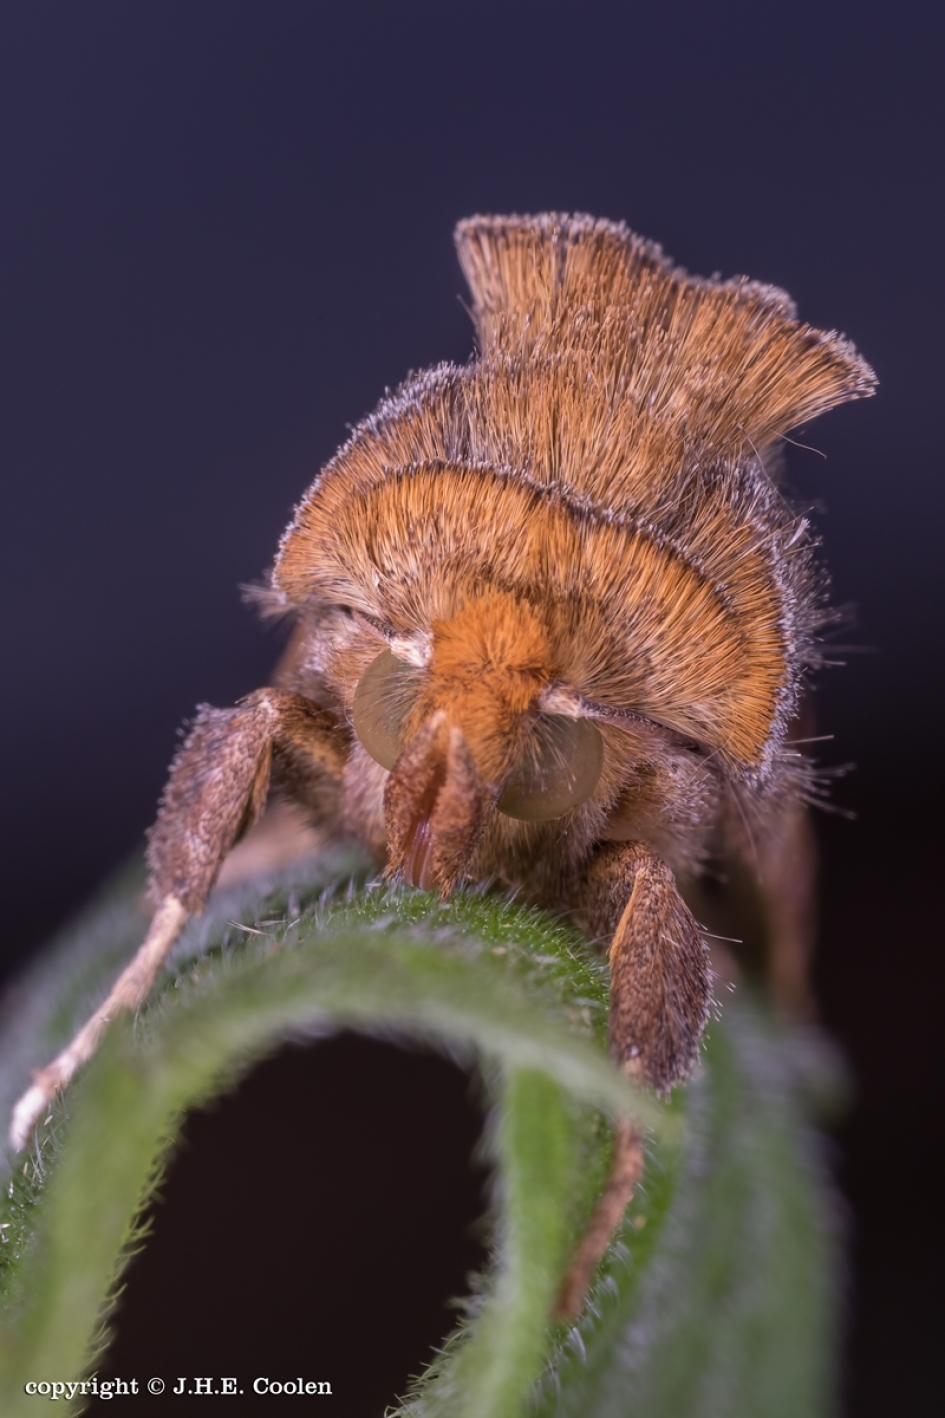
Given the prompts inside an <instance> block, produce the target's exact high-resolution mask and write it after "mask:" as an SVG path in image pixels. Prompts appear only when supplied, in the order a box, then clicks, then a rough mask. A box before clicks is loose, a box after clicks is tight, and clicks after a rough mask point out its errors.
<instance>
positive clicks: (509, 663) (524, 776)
mask: <svg viewBox="0 0 945 1418" xmlns="http://www.w3.org/2000/svg"><path fill="white" fill-rule="evenodd" d="M395 648H400V647H397V646H396V642H395ZM415 658H418V659H422V658H426V659H427V663H426V664H425V665H424V664H411V663H410V662H409V661H408V660H406V659H404V658H402V657H401V656H400V655H398V654H396V653H393V651H392V650H385V651H383V652H382V653H381V654H380V655H378V656H377V657H376V659H374V660H373V661H372V662H371V664H370V665H369V666H368V668H367V669H366V671H365V672H364V674H363V675H362V677H361V680H360V682H359V684H358V687H357V691H356V693H355V697H354V706H353V720H354V727H355V731H356V733H357V734H358V737H359V739H360V740H361V743H362V744H363V746H364V748H365V749H366V750H367V752H368V753H369V754H370V755H371V757H372V758H374V759H375V760H376V761H377V762H379V763H381V764H382V765H383V766H384V767H385V768H387V769H388V770H389V771H390V777H389V779H388V781H387V786H386V790H385V800H384V806H385V818H386V824H387V835H388V849H389V859H390V860H389V865H390V869H391V870H392V871H393V872H402V873H403V875H404V876H406V877H407V879H408V880H409V881H411V882H413V883H414V885H416V886H420V887H423V888H424V889H428V890H429V889H433V888H439V889H440V890H441V891H442V892H444V894H445V893H448V892H449V891H450V889H451V888H452V887H453V885H454V884H455V883H456V882H457V881H459V880H460V879H461V878H462V877H463V876H464V875H465V874H466V871H467V869H468V867H469V864H470V862H471V859H472V857H473V855H474V853H475V851H476V848H477V847H478V845H479V842H480V840H481V838H482V835H483V832H484V831H485V829H486V827H487V825H488V823H489V821H490V819H491V817H492V815H493V814H494V813H496V812H501V813H504V814H506V815H507V816H509V817H513V818H518V819H520V820H524V821H543V820H548V819H551V818H556V817H562V816H564V815H565V814H566V813H568V812H570V811H571V810H572V809H574V808H576V807H578V806H579V805H580V804H581V803H582V802H584V801H586V799H587V798H589V797H590V796H591V794H592V793H593V792H594V789H595V788H596V786H597V782H598V779H599V778H600V774H601V768H602V766H603V743H602V740H601V736H600V733H599V732H598V730H597V729H596V727H595V726H594V725H593V724H592V723H591V722H590V721H589V720H587V719H586V718H583V717H581V716H580V715H579V713H578V711H577V709H576V708H575V707H574V706H575V705H576V703H577V697H576V696H573V703H572V701H571V700H569V698H568V696H567V695H566V694H563V693H562V692H561V690H560V689H558V688H556V685H557V679H558V672H557V667H556V665H555V663H554V658H553V655H552V652H551V649H550V646H549V643H548V637H547V634H546V631H545V629H544V626H543V625H542V622H541V619H540V618H539V616H538V614H537V613H536V611H535V610H534V609H533V608H532V607H531V606H530V605H529V604H528V602H527V601H524V600H522V599H521V598H518V597H515V596H512V595H509V594H505V593H501V592H495V593H490V594H488V595H484V596H482V597H480V598H479V599H476V600H474V601H472V602H469V603H467V604H466V605H465V606H463V607H462V608H461V609H460V610H459V611H458V612H457V613H456V614H455V615H454V616H452V617H451V618H449V619H444V620H439V621H436V622H434V624H433V627H432V634H431V636H430V640H429V644H428V647H427V651H426V654H425V655H424V656H422V657H421V656H416V657H415Z"/></svg>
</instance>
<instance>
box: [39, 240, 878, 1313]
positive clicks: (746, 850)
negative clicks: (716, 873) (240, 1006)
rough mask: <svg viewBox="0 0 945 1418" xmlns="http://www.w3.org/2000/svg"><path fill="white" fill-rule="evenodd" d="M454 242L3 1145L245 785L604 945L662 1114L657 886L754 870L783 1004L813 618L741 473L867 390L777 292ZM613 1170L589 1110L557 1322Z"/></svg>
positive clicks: (856, 371) (656, 268)
mask: <svg viewBox="0 0 945 1418" xmlns="http://www.w3.org/2000/svg"><path fill="white" fill-rule="evenodd" d="M456 241H457V246H458V251H459V258H460V262H461V264H462V267H463V271H464V272H465V275H466V277H467V280H468V282H469V285H470V287H471V290H472V297H473V312H474V318H475V322H476V327H477V334H478V340H479V351H478V354H477V355H476V357H475V358H473V359H472V360H471V361H470V363H468V364H467V365H465V366H463V367H457V366H455V365H451V364H442V365H439V366H437V367H436V368H434V369H431V370H428V371H426V372H424V373H421V374H419V375H416V376H414V377H412V378H410V379H409V380H408V381H407V383H406V384H404V385H403V387H402V388H401V389H399V390H398V391H397V392H396V393H395V394H394V395H392V396H389V397H387V398H385V399H384V400H383V401H382V402H381V404H380V405H379V407H378V409H377V410H376V412H375V413H373V414H372V415H371V416H370V417H368V418H367V419H365V420H364V422H363V423H361V424H360V425H359V426H358V427H357V428H356V429H355V430H354V432H353V434H352V435H351V437H350V439H349V440H348V442H347V443H346V444H345V445H344V447H342V448H341V450H340V451H339V452H338V454H337V455H336V456H335V458H334V459H333V460H332V461H331V462H330V463H329V464H328V465H327V467H325V468H324V469H323V470H322V472H321V473H320V474H319V475H318V477H317V478H316V480H315V482H314V483H313V485H312V486H311V488H310V489H309V491H308V492H307V493H306V494H305V496H304V497H303V499H302V501H301V503H300V504H299V506H298V508H297V510H296V513H295V516H294V518H293V520H292V522H291V524H290V526H289V528H288V530H287V531H286V533H285V535H284V537H283V539H282V543H281V546H280V548H279V552H278V555H277V558H276V561H275V565H274V567H273V570H272V573H271V577H270V580H269V585H268V588H267V590H266V592H265V598H266V599H267V601H268V603H269V605H270V606H271V607H272V608H273V609H275V610H278V611H280V612H284V613H287V614H290V615H291V616H292V617H293V618H294V620H295V627H296V628H295V632H294V635H293V637H292V640H291V644H290V646H289V649H288V651H287V653H286V655H285V656H284V657H283V659H282V661H281V662H280V664H279V666H278V667H277V670H276V672H275V674H274V677H273V683H272V685H271V687H269V688H265V689H260V690H258V691H257V692H255V693H254V694H250V695H249V696H248V697H247V698H245V699H244V700H242V701H241V702H240V703H239V704H238V705H236V706H235V707H234V708H230V709H213V708H209V707H207V706H204V707H202V708H201V709H200V710H199V711H198V714H197V717H196V720H195V722H194V724H193V727H192V728H191V730H190V732H189V734H188V736H187V738H186V740H185V742H184V744H183V746H182V748H181V750H180V752H179V753H178V755H177V757H176V759H175V761H174V763H173V765H172V767H171V771H170V777H169V781H168V784H167V787H166V789H165V792H164V796H163V799H162V802H161V806H160V811H159V814H158V817H157V821H156V823H155V825H154V827H153V828H152V830H151V833H150V840H149V847H148V861H149V866H150V892H151V897H152V899H153V903H154V906H155V915H154V919H153V922H152V925H151V928H150V930H149V932H148V934H147V937H146V939H145V942H144V944H143V945H142V946H141V948H140V950H139V951H138V953H137V955H136V956H135V957H134V959H133V961H132V962H131V964H130V965H129V966H128V968H127V969H126V970H125V971H124V973H123V974H122V975H121V977H120V978H119V980H118V981H117V983H116V985H115V986H114V988H113V989H112V991H111V993H110V994H109V996H108V998H107V999H106V1000H105V1001H104V1003H103V1004H102V1006H101V1007H100V1008H99V1009H98V1010H97V1011H96V1012H95V1014H94V1015H93V1016H92V1018H91V1019H90V1020H89V1021H88V1023H87V1024H86V1025H85V1026H84V1028H83V1029H82V1030H81V1031H80V1033H79V1034H78V1035H77V1036H76V1038H75V1039H73V1040H72V1042H71V1043H70V1044H69V1045H68V1047H67V1048H65V1049H64V1050H63V1052H62V1053H61V1054H60V1055H59V1056H58V1058H56V1059H55V1060H54V1061H53V1062H52V1063H51V1064H49V1065H48V1066H47V1067H45V1068H43V1069H41V1070H40V1071H39V1072H37V1073H36V1074H35V1075H34V1081H33V1084H32V1086H31V1087H30V1088H29V1089H28V1090H27V1092H26V1093H25V1094H24V1096H23V1098H22V1099H21V1100H20V1102H19V1103H18V1105H17V1107H16V1110H15V1114H14V1120H13V1128H12V1138H13V1141H14V1143H15V1145H16V1146H17V1147H22V1146H23V1145H24V1143H25V1142H26V1140H27V1138H28V1137H29V1135H30V1133H31V1131H32V1129H33V1127H34V1126H35V1124H36V1122H37V1120H38V1118H39V1117H40V1115H41V1113H42V1111H43V1109H44V1108H45V1107H46V1105H47V1103H48V1102H49V1100H50V1099H51V1098H52V1097H53V1095H54V1094H55V1092H56V1091H57V1090H58V1089H60V1088H62V1087H63V1086H64V1085H65V1084H66V1083H68V1081H69V1079H70V1078H71V1077H72V1075H73V1073H74V1072H75V1070H76V1068H77V1067H78V1066H79V1065H80V1064H81V1063H82V1062H83V1061H84V1060H86V1059H88V1058H89V1057H90V1055H91V1054H92V1053H93V1052H94V1050H95V1048H96V1045H97V1043H98V1040H99V1038H100V1037H101V1034H102V1032H103V1030H104V1029H105V1027H106V1025H107V1022H108V1020H109V1019H110V1018H111V1017H112V1016H113V1015H114V1014H115V1012H116V1010H118V1009H120V1008H131V1009H133V1008H135V1007H136V1006H137V1005H138V1004H140V1003H141V1001H142V1000H143V999H144V998H145V997H146V996H147V994H148V992H149V991H150V989H151V986H152V984H153V982H154V979H155V977H156V975H157V973H158V971H159V970H160V968H161V965H162V963H163V961H164V959H165V958H166V956H167V953H168V951H169V949H170V947H171V945H172V944H173V942H174V940H175V938H176V937H177V935H178V934H179V932H180V929H181V927H182V926H183V924H184V922H185V921H186V920H187V918H188V917H189V916H190V915H192V914H194V913H195V912H200V911H201V910H202V909H203V907H204V905H205V903H206V900H207V897H208V894H209V892H210V890H211V888H212V887H213V885H214V882H215V880H216V877H217V874H218V872H219V871H220V868H221V865H222V863H223V861H224V858H225V857H226V855H227V853H228V852H229V850H230V848H231V847H232V846H233V845H234V843H235V842H236V841H237V840H238V838H239V837H240V836H241V834H242V833H243V832H245V830H246V829H247V827H248V826H249V825H250V824H252V822H253V821H254V820H255V819H256V818H257V817H258V816H259V814H260V813H261V811H262V809H263V807H264V805H265V802H266V799H267V794H268V792H269V788H270V781H272V783H274V784H275V785H276V787H277V788H278V789H279V791H280V792H281V793H282V794H284V795H285V796H286V797H287V798H288V799H289V800H291V801H292V802H294V803H295V804H298V805H300V806H301V807H302V808H303V809H304V810H305V812H306V813H307V814H308V816H309V818H310V820H311V821H313V822H314V823H317V824H321V825H322V826H324V827H327V828H337V829H339V830H343V831H345V832H347V833H354V834H355V835H356V836H357V837H358V838H359V839H360V840H361V841H362V842H363V843H364V844H365V845H366V846H367V847H368V848H369V849H370V850H371V851H372V852H374V853H375V854H376V856H377V857H378V858H379V859H386V864H387V865H386V869H387V873H388V875H389V876H391V877H401V876H402V877H405V878H406V879H407V880H408V881H410V882H411V883H413V884H414V885H415V886H418V887H420V888H422V889H425V890H435V891H439V892H440V893H441V895H443V896H444V897H445V896H446V895H448V894H449V893H450V892H451V891H453V890H454V888H456V887H457V886H458V885H459V884H460V883H461V882H463V881H464V880H465V881H474V882H475V881H482V880H488V879H493V880H495V881H497V882H499V883H504V884H506V885H509V886H514V887H515V888H517V890H518V891H519V893H520V894H521V895H522V896H523V897H524V898H525V899H528V900H531V901H534V902H537V903H540V904H542V905H544V906H547V907H550V908H551V909H553V910H559V911H567V912H570V913H572V914H574V915H576V916H577V917H578V918H579V919H581V920H583V922H584V923H585V924H586V927H587V929H588V931H589V932H590V934H591V935H592V936H593V937H594V938H603V939H604V940H605V941H608V942H609V958H610V967H611V1009H610V1046H611V1050H612V1053H613V1056H614V1058H615V1060H616V1061H617V1062H618V1063H619V1064H620V1065H621V1066H622V1067H623V1068H624V1069H625V1070H626V1071H627V1072H628V1073H629V1074H631V1075H632V1076H633V1077H634V1078H635V1079H636V1080H637V1081H638V1082H639V1083H641V1084H643V1085H646V1086H649V1087H651V1088H653V1089H655V1090H656V1091H657V1092H658V1093H662V1094H665V1093H666V1092H668V1090H670V1089H671V1088H672V1087H673V1086H674V1085H675V1084H676V1083H678V1082H679V1081H680V1080H682V1079H684V1078H685V1077H686V1076H687V1074H688V1073H689V1072H690V1070H691V1069H692V1067H693V1064H694V1062H695V1060H696V1058H697V1053H698V1048H699V1040H700V1036H701V1034H702V1031H703V1027H704V1025H705V1021H706V1018H707V1015H708V1012H709V1008H710V1003H711V997H712V989H711V973H710V968H709V956H708V951H707V947H706V943H705V941H704V939H703V935H702V932H701V931H700V928H699V925H698V924H697V922H696V920H695V918H694V916H693V914H692V912H691V910H690V908H689V906H687V904H686V902H685V900H684V898H683V895H682V893H681V890H680V886H682V887H683V888H684V889H685V888H686V886H687V884H692V883H695V882H697V881H698V880H699V878H700V876H702V875H703V874H704V873H705V872H706V871H707V870H708V869H709V868H710V867H711V865H712V863H713V862H714V861H717V860H719V859H720V858H723V857H724V858H726V859H727V860H729V861H734V862H737V863H742V864H743V866H744V867H745V869H746V870H747V871H751V872H753V873H754V874H755V876H756V879H757V881H758V883H759V886H758V890H759V897H760V899H761V901H762V903H763V907H764V910H765V911H766V913H767V918H768V925H769V930H768V936H769V955H770V961H769V964H770V973H771V978H772V979H773V981H774V983H775V986H776V988H777V989H778V990H779V991H780V995H781V997H782V999H783V1000H785V1001H786V1002H787V1003H788V1005H790V1006H791V1007H793V1008H794V1009H795V1010H796V1011H803V1010H804V1009H805V1008H807V1007H808V1004H809V999H808V994H807V986H806V970H805V963H806V955H807V950H808V944H809V928H808V919H809V914H810V912H809V907H810V900H809V898H810V871H809V861H810V851H809V847H808V845H807V838H806V831H807V828H806V815H805V813H806V808H805V800H806V798H808V797H809V796H810V793H811V791H812V777H811V769H810V768H809V767H808V766H807V765H806V763H805V760H804V759H803V758H800V757H799V756H798V755H797V754H795V753H792V752H790V751H789V750H788V749H787V748H786V738H787V735H788V728H789V725H790V724H791V722H792V720H793V719H794V718H795V716H796V715H797V713H798V708H799V704H800V701H801V695H802V692H803V690H804V688H805V683H806V677H807V674H808V671H809V669H810V668H811V667H812V666H815V665H816V663H817V660H818V651H817V643H818V641H817V636H818V629H819V627H820V626H821V625H822V623H823V620H824V617H825V607H824V595H823V580H822V576H821V573H820V571H819V568H818V565H817V562H816V558H815V555H814V543H813V540H812V538H811V535H810V532H809V530H808V527H807V524H806V522H805V521H804V519H802V518H800V517H799V516H798V515H797V514H796V513H795V512H794V511H793V510H792V509H791V507H790V506H789V504H788V503H787V501H786V500H785V497H784V495H783V493H782V492H781V490H780V489H779V488H778V486H777V484H776V481H775V479H774V476H773V474H772V471H771V467H770V460H769V453H770V450H771V449H772V447H773V446H774V445H775V444H776V443H777V440H778V439H780V438H781V437H782V436H783V435H785V434H786V433H787V431H788V430H790V429H792V428H794V427H796V426H797V425H798V424H801V423H803V422H805V421H806V420H808V419H810V418H812V417H813V416H815V415H817V414H820V413H822V412H823V411H824V410H826V409H829V408H830V407H832V406H833V405H835V404H839V403H841V402H843V401H845V400H848V399H853V398H858V397H862V396H864V395H867V394H869V393H871V392H872V390H873V386H874V383H875V381H874V377H873V374H872V372H871V370H870V369H869V367H868V366H867V365H866V364H865V363H864V362H863V361H862V360H861V359H860V358H859V356H858V355H857V354H856V352H855V350H854V349H853V348H852V346H851V345H850V344H849V343H848V342H847V341H846V340H844V339H842V338H841V337H840V336H838V335H836V334H834V333H830V334H827V333H824V332H821V331H818V330H814V329H811V328H810V327H809V326H807V325H803V324H801V323H799V322H798V321H797V319H796V317H795V312H794V308H793V306H792V304H791V302H790V300H789V299H788V297H787V296H786V295H785V294H784V293H783V292H782V291H779V290H776V289H773V288H772V287H769V286H763V285H758V284H756V283H753V282H750V281H747V280H744V279H736V280H730V281H720V280H715V279H713V280H698V279H694V278H692V277H690V276H688V275H686V273H685V272H683V271H681V270H679V269H677V268H674V267H673V266H672V264H671V263H670V262H669V261H668V260H667V259H666V258H665V257H664V255H663V253H662V252H661V250H660V248H659V247H657V246H655V245H653V244H651V243H649V242H646V241H644V240H642V239H640V238H639V237H637V236H635V235H634V234H633V233H632V232H630V231H629V230H628V229H627V228H626V227H624V226H623V225H616V224H613V223H610V222H606V221H597V220H594V219H592V218H590V217H586V216H573V217H568V216H561V215H557V214H548V215H543V216H538V217H474V218H472V219H471V220H469V221H464V222H462V223H461V224H460V226H459V227H458V229H457V232H456ZM642 1166H643V1151H642V1139H641V1135H640V1132H639V1130H638V1128H637V1127H636V1126H635V1124H634V1122H633V1120H632V1119H631V1118H626V1119H621V1120H618V1123H617V1126H616V1133H615V1143H614V1156H613V1162H612V1169H611V1177H610V1181H609V1183H608V1186H607V1188H606V1190H605V1193H604V1195H603V1196H602V1197H601V1199H600V1202H599V1205H598V1209H597V1212H596V1213H595V1215H594V1217H593V1218H592V1220H591V1222H590V1224H589V1226H588V1229H587V1232H586V1234H585V1237H584V1240H583V1241H582V1243H581V1245H580V1246H579V1248H578V1250H577V1252H576V1254H575V1257H574V1260H573V1262H572V1265H571V1268H570V1271H569V1272H568V1275H567V1277H566V1279H565V1282H564V1285H563V1287H562V1291H561V1295H560V1297H559V1302H558V1311H557V1313H558V1314H559V1315H562V1316H564V1315H572V1314H574V1313H575V1312H576V1311H577V1309H578V1308H579V1306H580V1304H581V1300H582V1297H583V1294H584V1292H585V1289H586V1286H587V1284H588V1282H589V1279H590V1277H591V1275H592V1273H593V1271H594V1268H595V1266H596V1265H597V1263H598V1261H599V1260H600V1258H601V1256H602V1254H603V1252H604V1250H605V1248H606V1246H607V1243H608V1241H609V1239H610V1236H611V1234H612V1232H613V1230H614V1227H615V1226H616V1225H617V1223H618V1222H619V1220H620V1217H621V1215H622V1213H623V1211H624V1208H625V1206H626V1203H627V1201H628V1199H629V1197H630V1195H631V1193H632V1191H633V1189H634V1187H635V1186H636V1184H637V1181H638V1180H639V1177H640V1174H641V1171H642Z"/></svg>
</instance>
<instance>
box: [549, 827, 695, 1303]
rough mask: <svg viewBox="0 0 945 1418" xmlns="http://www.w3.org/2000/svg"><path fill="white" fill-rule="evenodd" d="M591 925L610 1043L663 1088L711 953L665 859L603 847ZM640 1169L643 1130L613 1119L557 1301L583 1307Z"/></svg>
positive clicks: (587, 897)
mask: <svg viewBox="0 0 945 1418" xmlns="http://www.w3.org/2000/svg"><path fill="white" fill-rule="evenodd" d="M581 905H582V907H583V912H584V915H585V917H586V919H587V922H588V925H589V927H590V929H591V932H592V933H593V934H594V935H597V936H603V937H606V936H607V935H609V934H611V932H612V939H611V945H610V1026H609V1036H610V1049H611V1053H612V1054H613V1056H614V1058H615V1059H616V1060H617V1062H618V1063H619V1064H620V1065H621V1067H622V1068H623V1069H624V1070H625V1071H626V1073H627V1074H628V1075H629V1076H630V1077H632V1078H633V1079H635V1080H636V1081H638V1082H640V1083H644V1084H648V1085H649V1086H650V1087H652V1088H654V1089H655V1090H656V1092H657V1093H667V1092H668V1091H669V1090H670V1088H672V1086H673V1084H675V1083H678V1082H679V1081H680V1080H681V1079H683V1078H685V1077H686V1075H687V1074H688V1073H689V1072H690V1071H691V1069H692V1067H693V1065H694V1064H695V1062H696V1057H697V1054H698V1048H699V1040H700V1038H701V1035H702V1031H703V1029H704V1027H705V1022H706V1019H707V1018H708V1014H709V1007H710V1004H711V999H712V986H711V978H710V971H709V955H708V950H707V949H706V946H705V943H704V941H703V939H702V936H701V934H700V931H699V927H698V926H697V924H696V922H695V920H694V918H693V916H692V913H691V912H690V910H689V908H688V906H687V905H686V903H685V902H684V901H683V899H682V897H681V896H680V894H679V888H678V887H677V885H676V882H675V879H674V877H673V874H672V872H671V871H670V869H669V867H667V865H666V863H665V862H664V861H663V860H662V858H660V857H659V856H657V854H656V853H655V852H654V851H653V850H652V849H651V848H650V847H648V846H646V844H645V843H643V842H627V843H617V844H612V845H608V846H606V847H603V848H601V850H600V851H599V852H598V854H597V855H596V856H595V858H594V860H593V862H592V864H591V868H590V871H589V873H588V876H587V880H586V883H585V887H584V890H583V893H582V901H581ZM642 1174H643V1136H642V1133H641V1131H640V1129H639V1128H638V1126H637V1125H636V1124H635V1123H634V1121H633V1120H632V1119H630V1118H621V1119H618V1120H617V1123H616V1125H615V1129H614V1147H613V1154H612V1157H611V1164H610V1176H609V1179H608V1182H607V1186H606V1188H605V1189H604V1193H603V1195H602V1196H601V1198H600V1200H599V1201H598V1203H597V1207H596V1208H595V1211H594V1214H593V1216H592V1218H591V1220H590V1223H589V1225H588V1227H587V1229H586V1231H585V1233H584V1235H583V1237H582V1239H581V1241H580V1243H579V1245H578V1247H577V1250H576V1251H575V1254H574V1257H573V1259H572V1261H571V1266H570V1268H569V1270H568V1273H567V1275H566V1276H565V1280H564V1284H563V1285H562V1287H561V1290H560V1292H559V1295H558V1301H557V1305H556V1308H555V1314H556V1317H557V1318H559V1319H567V1318H571V1317H573V1316H574V1315H576V1314H577V1312H578V1310H579V1309H580V1307H581V1302H582V1301H583V1298H584V1294H585V1291H586V1290H587V1287H588V1285H589V1283H590V1280H591V1277H592V1275H593V1274H594V1271H595V1269H596V1268H597V1265H598V1263H599V1261H600V1260H601V1257H602V1256H603V1254H604V1252H605V1250H606V1249H607V1246H608V1244H609V1243H610V1239H611V1237H612V1236H613V1233H614V1231H615V1230H616V1228H617V1226H618V1225H619V1224H620V1220H621V1217H622V1216H623V1213H624V1210H625V1209H626V1206H627V1203H628V1202H629V1200H630V1198H631V1197H632V1195H633V1192H634V1188H635V1187H636V1185H637V1183H638V1182H639V1180H640V1177H641V1176H642Z"/></svg>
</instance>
